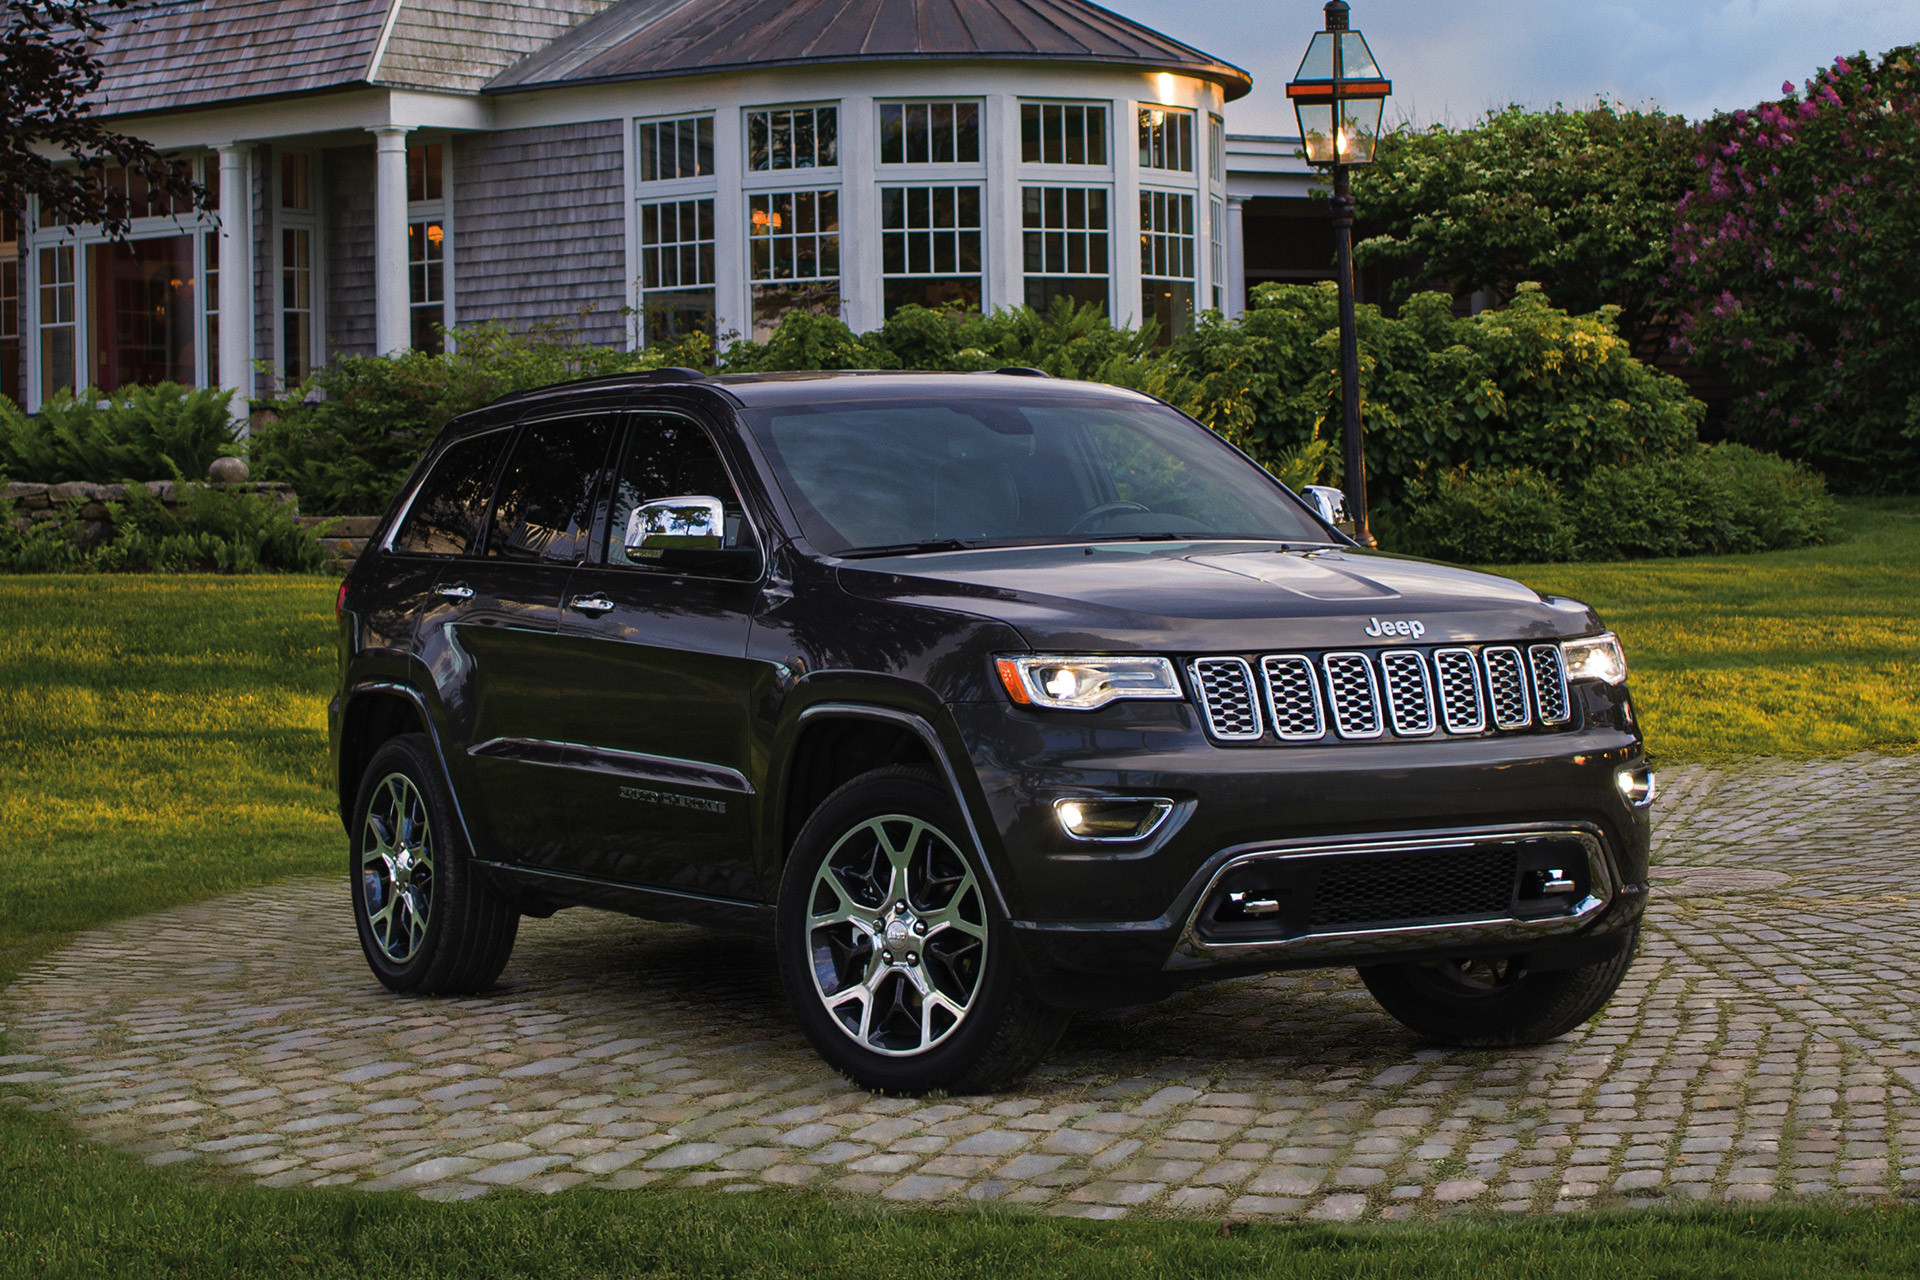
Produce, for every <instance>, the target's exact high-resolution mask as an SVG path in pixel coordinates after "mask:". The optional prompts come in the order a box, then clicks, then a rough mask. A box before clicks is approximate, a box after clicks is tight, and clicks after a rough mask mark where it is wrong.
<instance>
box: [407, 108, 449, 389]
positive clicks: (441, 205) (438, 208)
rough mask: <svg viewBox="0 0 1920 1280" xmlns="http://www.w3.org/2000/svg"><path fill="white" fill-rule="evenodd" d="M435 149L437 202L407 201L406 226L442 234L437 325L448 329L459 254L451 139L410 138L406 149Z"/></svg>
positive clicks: (410, 262)
mask: <svg viewBox="0 0 1920 1280" xmlns="http://www.w3.org/2000/svg"><path fill="white" fill-rule="evenodd" d="M425 146H438V147H439V148H440V198H439V199H438V200H408V201H407V226H408V227H412V226H413V225H414V224H415V223H416V222H438V223H439V224H440V230H441V233H442V236H443V238H442V240H441V242H440V324H441V326H442V327H443V328H445V329H452V328H453V325H454V317H455V316H457V315H458V314H459V312H458V311H456V310H455V302H454V278H455V273H454V266H453V262H454V256H455V254H457V253H458V252H459V243H458V241H459V237H458V236H456V235H455V234H454V229H453V203H454V201H453V139H452V138H451V137H436V136H419V135H414V136H410V137H408V139H407V147H408V149H409V150H411V149H412V148H414V147H425ZM408 161H409V163H408V169H409V172H411V169H412V163H411V161H412V157H411V156H409V157H408ZM413 311H414V306H413V256H412V254H411V253H409V254H408V256H407V338H408V341H409V343H411V341H412V338H413ZM458 345H459V344H458V343H457V342H455V341H453V340H451V339H449V340H448V341H447V342H446V343H445V349H446V350H447V351H452V350H454V349H455V347H457V346H458Z"/></svg>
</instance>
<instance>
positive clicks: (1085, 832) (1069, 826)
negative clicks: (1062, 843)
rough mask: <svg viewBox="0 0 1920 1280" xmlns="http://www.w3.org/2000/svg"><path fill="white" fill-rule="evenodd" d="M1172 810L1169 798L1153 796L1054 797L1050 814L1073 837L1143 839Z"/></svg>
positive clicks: (1097, 840) (1156, 827)
mask: <svg viewBox="0 0 1920 1280" xmlns="http://www.w3.org/2000/svg"><path fill="white" fill-rule="evenodd" d="M1172 812H1173V801H1171V800H1161V799H1155V798H1146V799H1135V798H1131V797H1129V798H1127V799H1115V800H1096V799H1079V800H1055V801H1054V802H1053V816H1054V818H1055V819H1056V820H1057V821H1058V822H1059V823H1060V829H1061V830H1062V831H1064V832H1066V833H1067V835H1069V836H1071V837H1072V838H1073V839H1075V840H1084V841H1095V842H1099V841H1115V842H1118V841H1127V840H1145V839H1146V838H1147V837H1148V836H1150V835H1152V834H1153V833H1154V832H1155V831H1158V830H1159V829H1160V824H1161V823H1163V822H1165V821H1166V820H1167V815H1168V814H1170V813H1172Z"/></svg>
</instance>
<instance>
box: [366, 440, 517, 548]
mask: <svg viewBox="0 0 1920 1280" xmlns="http://www.w3.org/2000/svg"><path fill="white" fill-rule="evenodd" d="M512 434H513V433H512V432H510V431H489V432H488V433H486V434H485V435H479V436H474V437H472V438H471V439H467V440H462V441H460V442H459V443H458V444H455V445H452V446H450V447H449V448H448V449H447V451H446V452H445V453H443V454H441V455H440V460H439V461H438V462H436V463H434V464H433V470H432V472H431V473H429V474H428V476H427V479H426V482H425V483H424V484H422V485H421V486H420V491H419V493H417V494H415V495H414V499H413V505H412V506H411V507H409V508H407V518H406V519H405V520H404V521H402V522H401V524H400V529H399V532H397V533H395V534H394V535H393V549H394V550H395V551H397V552H399V553H400V554H401V555H408V556H457V555H460V554H462V553H463V552H465V551H466V549H467V544H469V543H470V542H472V541H473V535H474V532H475V530H477V529H478V528H479V527H480V515H481V513H482V512H483V511H485V510H486V509H487V497H488V495H489V494H491V493H492V492H493V477H494V473H495V472H496V471H498V470H499V469H500V455H501V454H503V453H505V452H506V450H507V440H508V438H509V437H511V435H512Z"/></svg>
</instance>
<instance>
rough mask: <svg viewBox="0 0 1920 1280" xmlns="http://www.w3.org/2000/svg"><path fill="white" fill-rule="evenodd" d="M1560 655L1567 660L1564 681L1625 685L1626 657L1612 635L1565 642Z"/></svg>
mask: <svg viewBox="0 0 1920 1280" xmlns="http://www.w3.org/2000/svg"><path fill="white" fill-rule="evenodd" d="M1560 652H1561V653H1562V654H1564V655H1565V656H1566V660H1567V679H1569V680H1605V681H1606V682H1607V683H1608V684H1624V683H1626V679H1627V655H1626V653H1625V652H1624V651H1623V650H1622V649H1621V648H1620V639H1619V637H1618V636H1614V635H1611V634H1608V635H1599V636H1589V637H1588V638H1587V639H1585V640H1565V641H1562V642H1561V644H1560Z"/></svg>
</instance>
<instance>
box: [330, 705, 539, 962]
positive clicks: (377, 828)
mask: <svg viewBox="0 0 1920 1280" xmlns="http://www.w3.org/2000/svg"><path fill="white" fill-rule="evenodd" d="M397 814H403V816H404V821H397V820H396V815H397ZM422 821H424V831H423V830H421V827H420V824H421V822H422ZM347 856H348V862H347V867H348V877H349V880H350V882H351V885H352V898H353V922H354V925H355V926H356V927H357V929H358V930H359V933H360V949H361V950H362V951H363V952H365V953H366V957H367V965H368V967H369V968H371V969H372V970H373V975H374V977H376V978H378V979H380V981H381V982H382V983H383V984H385V985H386V986H387V988H388V989H390V990H393V991H399V992H405V993H421V994H431V995H470V994H472V993H473V992H476V991H485V990H486V989H487V988H488V987H490V986H492V985H493V982H494V979H496V978H498V977H499V976H500V971H501V970H502V969H504V968H505V967H506V964H507V957H508V956H510V955H512V954H513V940H514V936H515V935H516V934H517V933H518V932H519V930H520V913H519V912H518V911H517V910H515V909H514V907H513V906H512V905H511V904H510V903H508V902H507V901H506V900H505V899H503V898H502V897H501V896H500V895H499V894H497V893H495V892H494V891H493V889H492V887H491V886H489V885H488V884H487V883H486V882H485V881H484V880H483V879H482V878H481V877H480V876H479V875H478V874H477V869H476V868H475V867H474V866H473V857H472V854H471V852H470V851H469V850H468V848H467V842H466V839H465V837H464V835H463V834H462V832H461V829H460V820H459V818H458V817H457V816H455V814H454V808H453V796H452V793H451V792H449V791H448V789H447V784H446V780H445V779H444V778H443V777H442V776H441V774H440V764H439V761H438V760H437V759H436V758H435V756H434V752H433V744H432V743H431V742H429V741H428V739H427V737H426V735H425V734H420V733H409V734H402V735H401V736H399V737H397V738H393V739H391V740H389V741H388V742H386V743H385V744H383V745H382V746H381V748H380V749H379V750H378V751H376V752H374V754H373V759H372V760H371V761H369V762H368V764H367V771H366V773H365V774H363V775H362V776H361V780H360V793H359V798H358V799H357V800H355V802H354V806H353V829H352V840H351V849H350V851H349V853H348V855H347ZM422 917H424V920H423V919H422Z"/></svg>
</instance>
